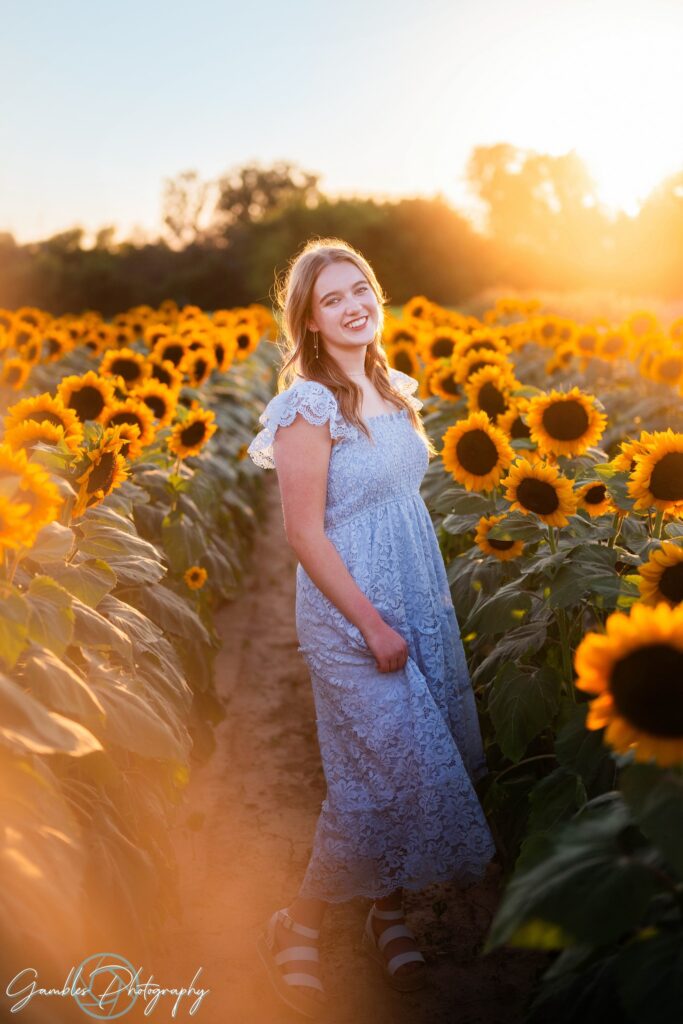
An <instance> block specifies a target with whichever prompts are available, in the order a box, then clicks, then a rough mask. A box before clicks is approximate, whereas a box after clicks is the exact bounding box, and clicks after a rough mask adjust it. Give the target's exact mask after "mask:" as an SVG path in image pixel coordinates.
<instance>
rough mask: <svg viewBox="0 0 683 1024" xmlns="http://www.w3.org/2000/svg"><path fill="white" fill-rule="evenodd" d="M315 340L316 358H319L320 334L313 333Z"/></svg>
mask: <svg viewBox="0 0 683 1024" xmlns="http://www.w3.org/2000/svg"><path fill="white" fill-rule="evenodd" d="M313 338H314V340H315V358H316V359H317V358H318V332H317V331H313Z"/></svg>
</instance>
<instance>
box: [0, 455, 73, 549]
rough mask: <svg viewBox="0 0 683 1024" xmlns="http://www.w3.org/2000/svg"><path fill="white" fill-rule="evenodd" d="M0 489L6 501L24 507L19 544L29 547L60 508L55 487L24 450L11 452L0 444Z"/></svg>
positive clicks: (47, 474) (43, 470) (57, 490)
mask: <svg viewBox="0 0 683 1024" xmlns="http://www.w3.org/2000/svg"><path fill="white" fill-rule="evenodd" d="M0 486H1V488H2V490H1V493H2V494H3V495H4V496H5V497H6V498H11V499H12V500H13V501H14V502H19V503H21V504H25V505H26V509H27V511H26V513H25V515H24V520H23V524H24V527H25V539H24V542H23V543H24V544H25V545H26V546H27V547H30V545H31V544H33V541H34V540H35V537H36V534H37V533H38V531H39V530H40V529H42V527H43V526H45V525H46V524H47V523H51V522H52V521H53V520H54V519H55V518H56V516H57V514H58V512H59V509H60V508H61V506H62V502H63V498H62V496H61V494H60V493H59V488H58V487H57V486H56V484H54V483H53V482H52V480H51V479H50V474H49V473H48V472H47V470H46V469H44V467H43V466H40V465H38V464H37V463H33V462H29V460H28V457H27V455H26V451H25V450H23V449H21V448H19V449H17V450H14V449H13V448H12V447H11V446H10V445H9V444H0Z"/></svg>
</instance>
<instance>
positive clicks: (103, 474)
mask: <svg viewBox="0 0 683 1024" xmlns="http://www.w3.org/2000/svg"><path fill="white" fill-rule="evenodd" d="M115 469H116V455H115V453H114V452H103V454H102V455H101V456H100V458H99V459H98V461H97V463H96V464H95V467H94V469H93V470H92V472H91V474H90V476H89V477H88V482H87V484H86V488H85V489H86V491H87V492H88V494H94V492H95V491H99V490H100V488H102V490H103V491H104V492H105V494H106V493H107V491H108V490H109V488H110V487H111V484H112V481H113V479H114V470H115Z"/></svg>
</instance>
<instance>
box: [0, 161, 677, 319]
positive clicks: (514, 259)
mask: <svg viewBox="0 0 683 1024" xmlns="http://www.w3.org/2000/svg"><path fill="white" fill-rule="evenodd" d="M467 178H468V182H469V186H470V189H471V191H472V193H473V195H475V196H476V197H477V199H478V200H479V203H480V205H481V208H482V211H483V221H482V226H481V227H480V228H479V229H478V230H477V229H475V227H474V226H473V224H472V223H471V221H470V220H469V219H468V218H467V217H465V216H464V215H463V214H462V213H460V212H458V210H456V209H455V208H454V207H453V206H452V205H451V204H449V203H448V202H447V201H446V200H445V199H444V198H443V197H440V196H437V197H435V198H431V199H420V198H405V199H401V200H398V201H378V200H373V199H353V198H352V199H332V198H330V197H328V196H326V195H325V194H324V193H323V191H322V190H321V188H320V184H319V178H318V177H317V176H316V175H314V174H311V173H308V172H306V171H303V170H301V169H300V168H298V167H296V166H295V165H292V164H289V163H285V162H282V163H276V164H273V165H272V166H270V167H260V166H258V165H255V164H249V165H246V166H243V167H239V168H236V169H234V170H233V171H231V172H228V173H226V174H225V175H224V176H223V177H221V178H220V179H218V180H216V181H203V180H202V179H201V178H200V177H199V175H198V174H197V173H196V172H194V171H188V172H185V173H184V174H181V175H179V176H178V177H177V178H175V179H169V180H167V181H166V182H165V183H164V193H163V228H162V232H161V234H160V236H159V238H158V239H156V240H154V241H146V242H140V241H138V242H134V241H124V242H118V243H117V242H116V241H115V230H114V229H113V228H104V229H102V230H101V231H100V232H99V233H98V235H97V237H96V240H95V244H94V246H92V247H88V248H86V247H84V244H83V242H84V232H83V231H82V230H81V229H80V228H73V229H72V230H69V231H66V232H62V233H60V234H57V235H55V236H53V237H51V238H48V239H45V240H44V241H40V242H32V243H29V244H25V245H19V244H17V243H16V242H15V240H14V239H13V238H12V236H11V235H8V234H0V306H4V307H9V308H16V307H17V306H22V305H36V306H40V307H41V308H44V309H48V310H50V311H52V312H53V313H55V314H59V313H63V312H80V311H82V310H85V309H98V310H101V311H102V312H103V313H104V314H105V315H112V314H113V313H115V312H118V311H120V310H122V309H127V308H129V307H131V306H135V305H140V304H150V305H157V304H158V303H159V302H161V301H162V300H163V299H166V298H173V299H175V300H176V301H177V302H179V303H183V304H184V303H192V304H195V305H198V306H201V307H203V308H205V309H217V308H222V307H226V306H228V307H229V306H236V305H246V304H248V303H250V302H266V303H267V302H268V301H269V298H270V296H271V293H272V285H273V277H274V272H275V271H277V270H283V269H284V268H285V267H286V264H287V261H288V260H289V258H290V257H291V256H292V255H293V254H294V253H295V252H296V250H297V249H298V248H299V247H300V246H301V245H302V244H303V242H305V241H306V240H307V239H308V238H310V237H312V236H337V237H340V238H344V239H346V240H347V241H349V242H350V243H351V244H352V245H354V246H356V247H357V248H358V249H360V250H361V251H362V252H363V253H364V255H366V256H367V257H368V259H369V260H370V262H371V263H372V265H373V266H374V268H375V269H376V271H377V274H378V277H379V279H380V281H381V282H382V284H383V286H384V288H385V291H386V292H387V294H388V297H389V301H390V302H391V303H392V304H395V305H398V304H401V303H403V302H405V301H407V299H408V298H410V297H411V296H412V295H417V294H425V295H427V296H429V297H430V298H431V299H433V300H434V301H436V302H439V303H441V304H443V305H458V304H459V303H461V302H463V301H464V300H465V299H467V298H468V297H469V296H471V295H473V294H475V293H476V292H478V291H480V290H481V289H483V288H485V287H489V286H499V287H507V288H513V289H534V288H537V289H554V290H557V289H559V290H562V289H575V288H581V287H591V288H609V289H611V290H616V291H623V292H630V293H637V294H645V293H647V294H651V295H653V296H656V297H661V298H675V297H679V296H680V294H681V283H680V267H681V266H683V171H682V172H681V173H679V174H677V175H674V176H672V177H670V178H668V179H667V180H665V181H663V182H661V184H660V185H659V186H658V187H657V188H656V189H654V190H653V192H652V193H651V195H650V196H648V198H647V199H646V200H645V202H644V203H643V205H642V206H641V208H640V210H639V212H638V214H637V216H635V217H630V216H627V215H626V214H619V215H618V216H612V215H610V214H609V213H608V212H607V211H606V210H605V208H604V207H603V205H602V204H601V203H600V200H599V196H598V194H597V190H596V187H595V184H594V182H593V181H592V180H591V179H590V176H589V174H588V172H587V170H586V168H585V166H584V165H583V163H582V162H581V160H580V159H579V158H578V157H577V156H576V155H575V154H573V153H571V154H567V155H564V156H548V155H545V154H538V153H534V152H532V151H527V150H520V149H518V148H516V147H514V146H511V145H508V144H500V145H496V146H482V147H478V148H477V149H475V150H474V151H473V153H472V155H471V158H470V160H469V163H468V167H467Z"/></svg>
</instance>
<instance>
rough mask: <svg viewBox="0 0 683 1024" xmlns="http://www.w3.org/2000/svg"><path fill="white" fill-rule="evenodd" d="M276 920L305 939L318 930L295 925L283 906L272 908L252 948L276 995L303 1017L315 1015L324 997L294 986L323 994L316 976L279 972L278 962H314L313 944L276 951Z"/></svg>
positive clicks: (298, 972) (317, 953)
mask: <svg viewBox="0 0 683 1024" xmlns="http://www.w3.org/2000/svg"><path fill="white" fill-rule="evenodd" d="M278 921H281V922H282V924H283V925H284V926H285V928H289V929H291V931H293V932H297V933H298V934H299V935H305V936H306V938H308V939H317V938H318V936H319V935H320V932H319V930H318V929H317V928H307V927H306V925H303V924H298V922H296V921H294V920H292V918H291V917H290V916H289V914H288V913H287V910H286V909H283V910H276V911H275V913H274V914H273V916H272V917H271V918H270V920H269V921H268V923H267V925H266V927H265V929H264V931H263V932H261V934H260V935H259V937H258V939H257V940H256V948H257V949H258V951H259V955H260V957H261V959H262V960H263V963H264V964H265V967H266V970H267V971H268V977H269V978H270V980H271V982H272V985H273V988H274V989H275V991H276V992H277V994H278V995H279V996H280V998H281V999H282V1000H283V1001H284V1002H285V1003H287V1005H288V1006H290V1007H291V1008H292V1009H293V1010H298V1012H299V1013H302V1014H304V1016H306V1017H311V1018H315V1017H318V1016H319V1015H320V1013H321V1012H322V1011H323V1010H324V1009H325V1006H326V1003H327V998H325V999H324V1000H321V999H318V998H316V997H315V996H309V995H307V994H306V992H304V991H302V990H301V989H300V988H295V987H294V986H306V987H310V988H315V989H317V990H318V991H319V992H322V993H323V994H324V993H325V989H324V988H323V984H322V982H321V981H320V979H319V978H316V977H315V975H314V974H306V973H304V972H302V971H289V972H287V971H285V972H284V973H283V972H282V971H281V970H280V966H279V965H280V964H284V963H287V961H289V960H314V961H316V962H318V961H319V960H320V954H319V952H318V950H317V949H316V947H315V946H287V947H286V948H285V949H283V950H281V951H280V952H279V953H277V952H276V945H275V927H276V924H277V922H278Z"/></svg>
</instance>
